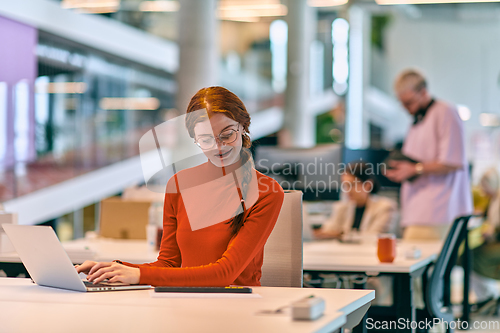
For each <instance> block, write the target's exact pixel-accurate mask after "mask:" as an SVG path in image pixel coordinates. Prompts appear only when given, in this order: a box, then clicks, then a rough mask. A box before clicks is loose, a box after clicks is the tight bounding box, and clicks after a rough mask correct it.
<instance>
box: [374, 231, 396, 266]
mask: <svg viewBox="0 0 500 333" xmlns="http://www.w3.org/2000/svg"><path fill="white" fill-rule="evenodd" d="M377 256H378V260H380V262H388V263H390V262H393V261H394V259H395V258H396V236H395V235H394V234H382V235H379V237H378V247H377Z"/></svg>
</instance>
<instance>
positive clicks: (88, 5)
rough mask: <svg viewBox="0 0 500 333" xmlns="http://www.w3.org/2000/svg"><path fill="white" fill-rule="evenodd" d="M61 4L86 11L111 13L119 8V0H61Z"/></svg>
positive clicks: (64, 6)
mask: <svg viewBox="0 0 500 333" xmlns="http://www.w3.org/2000/svg"><path fill="white" fill-rule="evenodd" d="M61 6H62V7H63V8H66V9H78V10H81V11H84V12H87V13H96V14H97V13H113V12H116V11H117V10H118V9H119V8H120V0H63V1H62V3H61Z"/></svg>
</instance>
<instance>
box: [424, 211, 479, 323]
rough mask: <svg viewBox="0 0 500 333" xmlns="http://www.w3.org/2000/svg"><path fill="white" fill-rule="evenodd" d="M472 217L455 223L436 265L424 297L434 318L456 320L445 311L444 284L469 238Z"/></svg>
mask: <svg viewBox="0 0 500 333" xmlns="http://www.w3.org/2000/svg"><path fill="white" fill-rule="evenodd" d="M472 216H474V215H466V216H460V217H457V218H456V219H455V221H453V224H452V225H451V228H450V231H449V232H448V236H447V237H446V240H445V242H444V244H443V248H442V250H441V253H440V254H439V257H438V259H437V261H436V263H435V264H434V267H433V271H432V275H431V278H430V280H429V281H428V283H427V286H426V290H425V295H424V297H425V304H426V306H427V309H428V311H429V314H430V315H431V317H433V318H441V319H442V320H444V321H447V322H451V321H452V320H454V318H453V313H452V312H451V309H445V310H443V306H444V305H449V304H443V290H444V284H445V282H446V281H448V280H449V278H450V273H451V269H452V268H453V266H455V264H456V262H457V255H458V249H459V247H460V244H462V241H463V240H464V239H465V237H467V224H468V222H469V220H470V218H471V217H472Z"/></svg>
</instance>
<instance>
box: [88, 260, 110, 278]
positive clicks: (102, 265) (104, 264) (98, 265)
mask: <svg viewBox="0 0 500 333" xmlns="http://www.w3.org/2000/svg"><path fill="white" fill-rule="evenodd" d="M111 264H112V263H110V262H98V263H96V264H95V265H94V266H93V267H92V268H91V269H90V271H89V275H92V274H94V273H95V272H96V271H97V270H99V269H101V268H103V267H108V266H111Z"/></svg>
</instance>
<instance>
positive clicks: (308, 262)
mask: <svg viewBox="0 0 500 333" xmlns="http://www.w3.org/2000/svg"><path fill="white" fill-rule="evenodd" d="M442 244H443V243H442V242H440V241H438V242H409V241H402V240H398V243H397V246H396V247H397V249H396V259H395V260H394V262H392V263H381V262H380V261H379V259H378V257H377V245H376V242H375V241H374V240H373V241H367V242H365V243H359V244H351V243H349V244H345V243H341V242H339V241H337V240H321V241H313V242H306V243H304V257H303V258H304V259H303V260H304V265H303V267H304V273H305V274H309V275H310V276H311V278H312V279H313V280H316V279H319V278H320V275H324V274H332V273H335V274H339V275H340V274H341V275H350V274H353V275H360V274H361V275H364V276H379V275H389V276H392V277H393V297H394V302H393V305H392V307H390V311H389V313H390V314H394V315H395V316H396V317H397V318H405V319H408V320H410V321H415V320H416V307H415V304H414V290H413V279H415V278H416V277H419V276H421V275H422V274H423V273H424V271H425V269H426V268H427V267H428V266H429V265H431V264H432V263H433V262H434V260H436V258H437V256H438V254H439V252H440V251H441V247H442ZM414 249H419V250H420V251H421V256H420V257H419V258H417V259H408V258H406V256H405V255H406V253H407V251H410V250H414ZM365 282H366V281H363V282H360V283H359V284H358V285H355V286H354V287H355V288H364V287H365ZM385 309H386V311H387V308H385ZM365 320H366V318H365ZM360 326H361V325H360ZM356 331H360V329H357V330H356ZM365 331H366V330H365ZM402 331H403V332H413V330H412V329H411V328H410V329H408V330H402Z"/></svg>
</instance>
